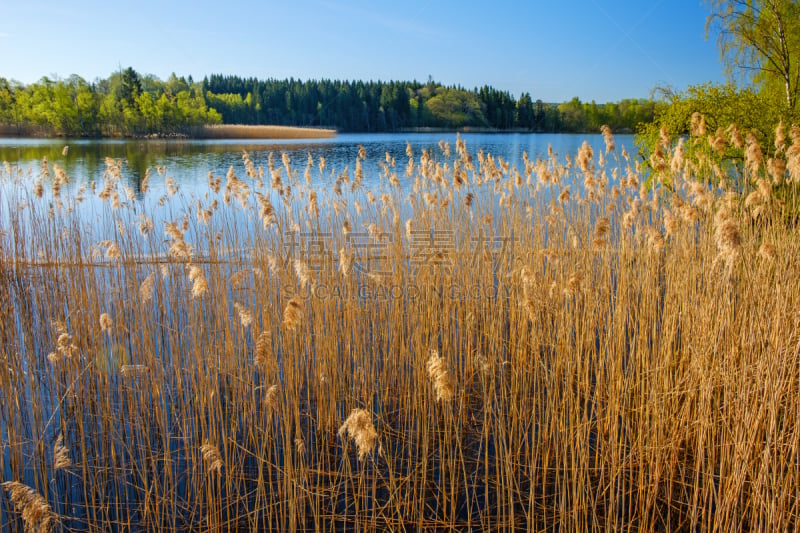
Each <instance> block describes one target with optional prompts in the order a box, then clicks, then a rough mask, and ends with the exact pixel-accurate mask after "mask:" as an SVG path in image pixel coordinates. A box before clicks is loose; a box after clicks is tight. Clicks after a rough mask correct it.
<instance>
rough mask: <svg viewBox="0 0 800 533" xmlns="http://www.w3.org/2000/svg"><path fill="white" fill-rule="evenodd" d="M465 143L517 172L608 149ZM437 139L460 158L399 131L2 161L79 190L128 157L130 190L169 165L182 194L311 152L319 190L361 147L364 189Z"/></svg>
mask: <svg viewBox="0 0 800 533" xmlns="http://www.w3.org/2000/svg"><path fill="white" fill-rule="evenodd" d="M461 137H462V139H463V140H464V142H465V143H466V146H467V149H468V150H469V151H470V153H472V154H473V156H476V155H477V153H478V150H480V149H482V150H483V151H484V153H489V154H492V155H493V156H495V157H502V158H503V159H504V160H506V161H508V162H509V163H511V164H512V165H516V167H517V168H518V169H520V170H521V169H522V168H523V167H524V165H523V163H522V157H523V152H525V153H527V155H528V157H529V158H530V159H531V160H536V158H537V157H546V156H547V150H548V146H552V147H553V150H555V152H556V153H557V154H558V155H559V157H560V158H561V159H562V160H563V157H564V156H566V155H570V156H574V155H575V153H577V151H578V147H579V146H580V145H581V143H582V142H583V141H584V140H586V141H588V142H589V143H590V144H591V145H592V146H593V148H594V150H595V154H599V153H600V152H601V151H603V150H604V149H605V145H604V142H603V138H602V136H601V135H587V134H577V135H567V134H558V135H551V134H477V133H467V134H463V135H462V136H461ZM615 138H616V143H617V151H618V153H619V151H620V150H621V149H622V147H623V146H624V147H625V149H626V150H627V151H628V153H630V154H632V155H633V154H635V153H636V152H635V146H634V144H633V135H617V136H616V137H615ZM439 141H445V142H449V143H450V149H451V152H452V154H453V156H454V155H455V145H456V135H455V134H444V133H442V134H440V133H430V134H428V133H400V134H342V135H338V136H337V137H335V138H332V139H315V140H308V139H301V140H264V141H240V140H229V141H226V140H208V141H195V140H170V141H163V140H138V141H124V140H83V139H18V138H0V161H7V162H8V163H10V164H12V165H18V166H19V167H21V168H22V169H23V170H24V171H25V172H27V171H28V169H31V172H32V174H33V176H34V177H38V172H39V169H40V167H41V161H42V158H43V157H47V159H48V161H49V162H50V163H51V164H52V163H57V164H59V165H60V166H61V167H62V168H63V169H64V170H65V171H66V173H67V175H68V176H69V177H70V179H71V184H70V186H71V187H77V186H79V185H80V184H82V183H84V182H86V181H92V180H95V179H100V178H101V177H102V174H103V171H104V170H105V162H104V160H105V158H106V157H112V158H114V159H122V160H124V162H125V166H124V168H123V175H124V177H125V178H126V179H127V180H129V183H128V185H130V186H131V187H133V188H134V189H136V188H137V187H136V185H137V181H139V180H141V179H142V178H143V177H144V175H145V172H146V171H147V169H148V168H151V172H152V173H153V175H154V181H163V178H162V180H155V172H154V170H155V167H156V166H159V167H165V168H166V174H167V175H168V176H171V177H172V178H174V179H175V180H176V182H177V183H178V184H179V185H180V186H181V188H182V190H183V192H184V193H187V192H189V193H190V194H191V193H195V194H197V195H198V196H199V195H202V194H203V193H204V192H205V190H206V188H207V186H208V183H207V176H208V172H209V171H211V172H213V173H214V174H215V175H218V176H223V177H224V176H225V174H226V173H227V171H228V168H229V167H230V166H231V165H233V166H234V168H235V169H236V172H237V174H238V175H239V176H240V177H243V175H244V167H243V165H242V151H243V150H247V152H248V153H249V154H250V157H251V159H252V161H253V163H254V164H255V165H256V166H259V165H262V166H263V167H264V168H265V169H266V167H267V162H268V158H269V154H270V152H272V153H273V155H274V158H275V164H276V165H277V166H280V165H281V164H282V163H281V154H282V153H284V152H285V153H286V154H288V156H289V157H290V158H291V162H292V167H293V168H294V169H297V170H298V172H299V174H300V175H301V176H302V174H303V171H304V169H305V167H306V163H307V160H308V154H311V156H312V157H313V158H314V162H315V165H316V164H317V163H318V162H319V159H320V157H324V158H325V160H326V170H325V176H322V175H320V173H319V171H318V168H316V167H315V169H314V171H313V172H312V176H313V178H314V179H315V180H318V183H317V184H318V185H320V186H323V185H324V184H325V183H331V182H332V179H331V178H330V172H331V170H333V171H335V172H336V173H339V172H342V171H343V170H344V168H345V166H347V167H348V168H349V171H350V174H351V176H352V173H353V169H354V166H355V161H356V157H357V155H358V151H359V145H361V146H363V147H364V148H365V150H366V152H367V159H366V162H365V163H364V184H365V185H367V186H370V185H375V184H376V183H377V182H378V174H379V169H380V164H381V162H384V161H385V160H386V154H387V153H388V154H389V155H390V156H391V157H394V158H395V160H396V162H397V168H396V171H397V174H398V176H400V178H401V181H403V180H402V178H403V175H404V168H405V164H406V162H407V157H406V143H409V144H410V145H411V147H412V149H413V151H414V156H415V158H418V157H419V155H420V154H421V153H422V150H423V149H427V150H431V151H432V153H433V156H434V157H435V158H436V159H437V160H443V156H442V151H441V150H440V148H439ZM65 145H68V146H69V152H68V154H67V155H66V156H62V153H61V152H62V149H63V147H64V146H65Z"/></svg>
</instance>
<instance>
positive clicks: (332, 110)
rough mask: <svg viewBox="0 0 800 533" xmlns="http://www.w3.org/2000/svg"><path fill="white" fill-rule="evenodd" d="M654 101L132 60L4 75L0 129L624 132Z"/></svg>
mask: <svg viewBox="0 0 800 533" xmlns="http://www.w3.org/2000/svg"><path fill="white" fill-rule="evenodd" d="M656 105H657V104H656V102H654V101H653V100H651V99H625V100H621V101H619V102H609V103H596V102H594V101H592V102H582V101H581V100H580V99H579V98H577V97H575V98H573V99H572V100H570V101H568V102H563V103H547V102H543V101H542V100H534V99H533V98H532V97H531V95H530V94H528V93H523V94H522V95H520V97H519V98H515V97H514V96H513V95H511V94H510V93H509V92H507V91H502V90H498V89H495V88H493V87H489V86H484V87H481V88H474V89H465V88H463V87H459V86H450V87H446V86H443V85H441V84H438V83H436V82H434V81H433V80H432V79H429V80H428V81H427V82H426V83H422V82H417V81H411V82H407V81H390V82H381V81H367V82H365V81H339V80H324V79H323V80H309V81H301V80H295V79H288V80H287V79H284V80H275V79H267V80H258V79H253V78H241V77H238V76H223V75H212V76H209V77H206V78H204V79H203V80H202V81H199V82H197V81H194V80H193V79H192V77H191V76H190V77H188V78H185V77H178V76H176V75H174V74H173V75H171V76H170V77H169V79H167V80H166V81H162V80H160V79H158V78H157V77H155V76H152V75H143V74H140V73H139V72H137V71H136V70H134V69H133V68H131V67H128V68H126V69H124V70H119V71H117V72H114V73H113V74H111V75H110V76H109V77H108V78H106V79H96V80H95V81H93V82H89V81H87V80H85V79H83V78H82V77H80V76H78V75H72V76H70V77H68V78H66V79H51V78H48V77H43V78H41V79H40V80H39V81H38V82H36V83H31V84H29V85H24V84H22V83H19V82H17V81H14V80H8V79H6V78H3V77H0V135H20V136H64V137H151V136H157V137H173V136H189V137H193V136H198V132H202V131H204V130H203V128H204V127H205V126H218V125H225V126H232V125H237V126H238V125H246V126H263V125H271V126H290V127H297V128H323V129H333V130H336V131H340V132H370V133H372V132H414V131H444V130H448V131H453V130H461V131H467V130H469V131H499V132H511V131H515V132H542V133H561V132H565V133H587V132H590V133H591V132H599V131H600V127H601V126H602V125H603V124H607V125H609V127H610V128H611V129H612V130H613V131H615V132H618V133H625V132H634V131H636V129H637V127H638V125H640V124H642V123H647V122H651V121H652V120H653V118H654V116H655V112H656ZM215 131H221V130H215ZM236 131H239V130H236ZM242 131H244V130H242ZM252 131H258V130H249V131H248V135H247V138H253V135H252V133H251V132H252ZM276 131H277V130H276ZM270 133H273V132H270ZM306 135H307V136H309V137H311V136H320V135H321V134H320V133H319V132H318V131H311V132H308V133H307V134H305V135H304V136H306ZM199 136H202V134H200V135H199ZM322 136H324V135H322Z"/></svg>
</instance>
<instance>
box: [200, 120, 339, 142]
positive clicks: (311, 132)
mask: <svg viewBox="0 0 800 533" xmlns="http://www.w3.org/2000/svg"><path fill="white" fill-rule="evenodd" d="M192 136H193V137H197V138H200V139H326V138H330V137H335V136H336V130H334V129H329V128H301V127H296V126H253V125H246V124H218V125H211V126H202V127H201V128H199V129H197V130H196V131H194V132H193V133H192Z"/></svg>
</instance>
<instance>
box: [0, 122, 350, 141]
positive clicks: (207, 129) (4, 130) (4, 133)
mask: <svg viewBox="0 0 800 533" xmlns="http://www.w3.org/2000/svg"><path fill="white" fill-rule="evenodd" d="M336 134H337V131H336V130H335V129H332V128H308V127H297V126H266V125H264V126H255V125H244V124H219V125H213V126H200V127H198V128H192V129H191V130H189V131H188V132H186V133H153V134H150V135H130V136H127V135H102V136H98V137H87V138H97V139H126V138H129V139H265V140H267V139H328V138H331V137H335V136H336ZM0 137H42V138H54V139H57V138H64V137H65V136H64V135H59V134H55V133H53V132H52V131H48V130H47V129H46V128H41V127H35V126H28V125H23V126H9V125H4V124H0Z"/></svg>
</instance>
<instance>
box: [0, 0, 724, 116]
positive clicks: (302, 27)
mask: <svg viewBox="0 0 800 533" xmlns="http://www.w3.org/2000/svg"><path fill="white" fill-rule="evenodd" d="M706 15H707V9H706V8H705V6H704V5H703V4H702V3H701V0H619V1H615V0H520V1H509V0H487V1H480V2H479V1H472V0H401V1H391V0H388V1H387V0H374V1H367V0H308V1H301V0H283V1H278V0H262V1H258V0H247V1H227V2H226V1H222V0H216V1H213V2H212V1H208V0H196V1H193V2H185V1H172V0H159V1H154V0H138V1H136V2H123V1H114V0H83V1H74V2H69V1H64V0H60V1H54V0H0V76H2V77H5V78H10V79H16V80H18V81H21V82H23V83H30V82H34V81H36V80H38V79H39V78H41V77H42V76H45V75H46V76H60V77H62V78H66V77H68V76H69V75H70V74H78V75H80V76H82V77H83V78H85V79H87V80H89V81H92V80H94V79H95V78H97V77H104V78H105V77H108V76H109V75H110V74H111V73H112V72H113V71H115V70H116V69H117V68H118V66H119V65H121V66H122V67H123V68H124V67H127V66H132V67H133V68H134V69H136V70H137V71H139V72H140V73H149V74H154V75H156V76H158V77H159V78H161V79H166V78H167V77H169V75H170V73H172V72H175V73H176V74H178V75H184V76H188V75H190V74H191V75H192V76H193V77H194V78H195V79H196V80H199V79H202V77H203V76H204V75H206V74H214V73H221V74H237V75H240V76H246V77H250V76H254V77H258V78H288V77H294V78H299V79H303V80H305V79H311V78H314V79H319V78H331V79H364V80H369V79H372V80H378V79H380V80H390V79H394V80H413V79H416V80H419V81H426V80H427V79H428V76H432V77H433V79H434V80H436V81H438V82H440V83H443V84H446V85H450V84H459V85H462V86H464V87H466V88H473V87H476V86H482V85H485V84H486V85H492V86H494V87H496V88H498V89H503V90H508V91H510V92H511V93H512V94H513V95H514V96H515V97H518V96H519V95H520V93H522V92H523V91H527V92H529V93H530V94H531V96H532V97H533V98H534V99H536V98H541V99H542V100H544V101H547V102H560V101H564V100H569V99H570V98H572V97H573V96H578V97H579V98H581V100H584V101H589V100H596V101H598V102H605V101H610V100H619V99H621V98H628V97H634V98H639V97H647V96H648V95H649V93H650V91H651V89H653V87H654V86H655V85H656V84H659V85H667V84H668V85H671V86H673V87H674V88H676V89H679V90H681V89H685V88H686V87H687V86H688V85H690V84H696V83H702V82H705V81H721V80H722V78H723V75H722V74H723V73H722V68H721V67H720V64H719V60H718V54H717V51H716V47H715V37H714V36H711V37H710V38H709V40H708V41H706V39H705V29H704V25H705V19H706Z"/></svg>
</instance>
